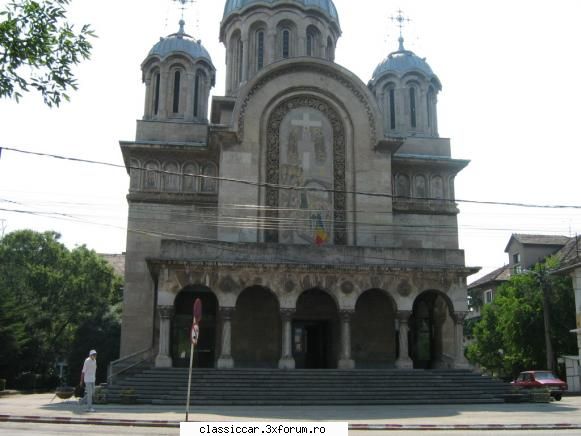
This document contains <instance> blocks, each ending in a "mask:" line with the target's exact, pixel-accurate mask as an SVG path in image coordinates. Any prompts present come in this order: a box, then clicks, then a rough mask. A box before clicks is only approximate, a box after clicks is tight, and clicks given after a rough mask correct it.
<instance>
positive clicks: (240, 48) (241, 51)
mask: <svg viewBox="0 0 581 436" xmlns="http://www.w3.org/2000/svg"><path fill="white" fill-rule="evenodd" d="M243 58H244V44H243V42H242V40H239V41H238V83H240V82H242V59H243Z"/></svg>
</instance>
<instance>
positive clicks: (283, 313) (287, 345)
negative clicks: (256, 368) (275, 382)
mask: <svg viewBox="0 0 581 436" xmlns="http://www.w3.org/2000/svg"><path fill="white" fill-rule="evenodd" d="M294 313H295V310H294V309H280V319H281V320H282V338H281V344H282V346H281V356H280V360H279V361H278V367H279V368H280V369H294V368H295V358H294V357H293V352H292V339H293V338H292V334H293V332H292V319H293V315H294Z"/></svg>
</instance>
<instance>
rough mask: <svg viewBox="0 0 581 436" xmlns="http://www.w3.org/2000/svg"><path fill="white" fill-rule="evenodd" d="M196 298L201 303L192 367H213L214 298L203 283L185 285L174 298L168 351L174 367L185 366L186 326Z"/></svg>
mask: <svg viewBox="0 0 581 436" xmlns="http://www.w3.org/2000/svg"><path fill="white" fill-rule="evenodd" d="M196 298H199V299H200V300H201V302H202V320H201V321H200V323H199V328H200V336H199V339H198V344H197V345H196V347H195V354H194V366H195V367H197V368H213V367H214V366H215V361H216V359H217V357H218V353H217V350H218V344H219V343H220V342H219V340H220V338H219V337H218V329H217V326H218V321H217V319H218V299H217V298H216V295H215V294H214V293H213V292H212V290H211V289H210V288H208V287H207V286H203V285H189V286H186V287H185V288H183V289H182V290H181V291H180V292H179V293H178V294H177V295H176V298H175V301H174V316H173V320H172V326H171V351H170V352H171V357H172V361H173V366H174V367H187V366H188V365H189V359H190V329H191V327H192V320H193V308H194V301H195V300H196Z"/></svg>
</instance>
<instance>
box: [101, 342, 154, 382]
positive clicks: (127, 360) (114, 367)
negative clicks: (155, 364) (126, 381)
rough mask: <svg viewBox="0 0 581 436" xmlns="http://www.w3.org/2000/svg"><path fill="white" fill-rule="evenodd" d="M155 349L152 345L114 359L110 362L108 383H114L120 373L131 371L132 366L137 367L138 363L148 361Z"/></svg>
mask: <svg viewBox="0 0 581 436" xmlns="http://www.w3.org/2000/svg"><path fill="white" fill-rule="evenodd" d="M152 351H153V349H152V348H151V347H148V348H146V349H145V350H141V351H136V352H135V353H132V354H128V355H127V356H123V357H122V358H120V359H117V360H114V361H113V362H110V363H109V367H108V368H107V383H108V384H109V385H112V384H114V383H115V380H116V379H117V377H118V376H119V375H120V374H123V373H124V372H127V371H129V370H130V369H131V368H135V367H136V366H137V365H140V364H142V363H143V362H146V361H148V360H149V359H151V357H152Z"/></svg>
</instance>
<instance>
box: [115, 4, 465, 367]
mask: <svg viewBox="0 0 581 436" xmlns="http://www.w3.org/2000/svg"><path fill="white" fill-rule="evenodd" d="M283 3H284V4H283ZM313 5H315V6H313ZM317 5H318V6H317ZM324 5H326V6H325V7H323V6H324ZM333 11H335V9H334V6H333V5H332V2H330V0H328V1H327V2H326V3H325V1H322V0H321V2H319V3H310V2H304V1H299V0H296V1H290V2H281V3H279V2H271V3H264V2H259V3H256V2H245V1H239V2H236V3H232V2H228V4H227V7H226V8H225V15H224V18H223V21H222V23H221V29H220V37H221V40H222V41H223V42H224V43H225V45H226V53H227V56H226V70H227V83H226V93H227V95H226V96H224V97H214V98H213V101H212V107H211V111H210V112H211V116H210V117H209V118H210V119H209V120H208V109H207V105H205V104H204V103H203V102H201V100H200V99H203V98H204V96H207V95H208V93H209V89H210V87H211V86H212V85H213V81H212V80H211V78H212V77H213V72H214V67H213V64H212V62H211V60H210V59H209V56H207V52H205V50H203V48H202V47H201V46H200V45H199V42H196V41H193V40H188V37H187V35H186V34H185V33H184V32H183V29H181V30H180V32H178V33H177V34H174V35H170V37H168V39H172V38H173V39H175V40H176V41H173V40H172V41H167V43H166V44H165V45H163V46H162V47H159V46H157V45H156V47H157V49H156V50H153V49H152V52H151V53H150V54H149V56H148V57H147V58H146V60H145V61H144V63H143V64H142V69H143V73H144V81H145V84H146V104H145V115H144V117H143V119H142V120H140V121H138V123H137V134H136V140H135V141H133V142H122V143H121V148H122V152H123V156H124V159H125V163H126V165H127V169H128V173H129V174H130V187H129V194H128V197H127V198H128V202H129V216H128V235H127V250H126V253H127V254H126V256H127V257H126V277H125V278H126V283H125V290H124V309H123V324H122V326H123V328H122V345H121V354H122V356H123V355H130V354H132V353H135V352H138V351H142V350H148V349H149V350H151V349H153V350H154V355H156V357H155V360H154V361H153V362H152V364H155V365H157V366H181V365H184V364H185V363H186V361H187V359H186V354H187V353H188V352H189V342H188V331H189V327H190V325H191V320H192V316H191V308H192V304H193V301H194V300H195V299H196V298H200V299H201V300H202V304H203V307H204V315H203V319H202V322H201V323H200V329H201V330H200V342H199V344H198V347H197V348H198V352H197V365H198V366H202V367H217V368H232V367H279V368H285V369H291V368H356V367H357V368H377V367H401V368H409V367H417V368H435V367H465V366H467V362H466V361H465V359H464V356H463V348H462V324H463V320H464V316H465V313H466V311H467V303H466V277H467V276H468V275H470V274H472V273H473V272H474V269H471V268H467V267H466V266H465V264H464V253H463V251H462V250H459V249H458V229H457V214H458V209H457V207H456V204H455V202H454V178H455V176H456V174H457V173H458V172H459V171H460V170H461V169H462V168H464V166H466V164H467V163H468V162H467V161H464V160H455V159H452V158H451V154H450V141H449V140H447V139H443V138H439V137H438V133H437V132H438V131H437V117H436V109H437V108H436V95H437V92H438V91H439V90H440V84H439V81H438V80H437V78H436V77H435V76H434V75H433V73H431V70H429V67H428V70H429V71H428V70H426V69H425V68H423V69H422V68H413V65H412V64H413V63H412V64H410V65H411V66H412V67H409V65H408V64H406V63H405V62H404V63H402V62H401V60H400V61H398V62H399V63H397V64H391V63H390V62H391V61H386V62H387V63H386V62H384V64H382V68H381V69H380V70H379V72H376V75H375V76H374V78H373V79H372V80H371V81H370V83H369V85H367V86H366V85H365V84H364V83H363V82H362V81H361V80H360V79H359V78H358V77H356V76H355V75H354V74H353V73H351V72H350V71H348V70H346V69H345V68H343V67H341V66H339V65H337V64H335V63H334V62H333V59H334V50H335V45H336V41H337V39H338V38H339V36H340V33H341V32H340V26H339V22H338V18H337V16H336V12H333ZM178 39H179V41H177V40H178ZM184 41H185V42H184ZM185 43H187V44H190V45H189V46H186V47H187V49H184V48H183V47H185V46H184V44H185ZM176 46H178V47H182V48H181V49H180V50H173V49H172V47H176ZM402 49H403V42H400V51H398V52H396V54H398V53H399V54H401V53H404V52H402V51H401V50H402ZM164 50H166V51H164ZM172 50H173V51H172ZM409 53H411V52H408V51H405V56H411V55H413V53H411V55H409ZM390 56H391V55H390ZM413 56H415V55H413ZM396 57H397V56H396ZM406 59H407V58H406ZM418 59H419V58H418ZM413 60H414V62H415V58H413ZM407 61H409V60H406V62H407ZM418 62H419V61H418ZM422 62H423V61H422ZM158 71H161V73H160V76H159V77H160V79H159V81H158V79H156V77H157V76H156V74H158ZM176 72H183V74H177V75H176ZM166 73H167V74H166ZM164 74H166V76H167V77H166V76H164ZM201 78H203V80H202V79H201ZM178 79H179V80H178ZM176 80H177V81H178V85H176ZM411 86H413V87H414V89H415V91H413V92H410V91H409V89H411V88H410V87H411ZM390 87H394V89H396V91H397V92H396V94H393V95H397V96H398V97H397V98H398V100H397V102H394V103H393V104H392V103H390V102H389V101H388V100H385V92H387V94H388V96H389V93H390V91H389V90H390V89H392V88H390ZM196 90H197V91H196ZM192 93H194V96H193V95H192ZM416 93H417V94H416ZM416 97H417V100H416ZM160 101H161V102H163V104H162V103H160ZM196 101H198V103H196V104H195V103H194V102H196ZM386 101H387V103H386ZM180 102H185V103H184V106H183V107H182V106H180V104H181V103H180ZM398 102H399V103H398ZM386 107H387V108H388V109H386ZM194 108H195V110H196V112H195V115H193V113H192V111H193V110H194ZM386 110H389V111H392V110H393V111H395V112H394V115H392V114H391V113H390V114H389V115H386ZM393 117H396V119H397V120H398V121H397V123H396V124H397V128H394V129H392V128H391V121H392V118H393Z"/></svg>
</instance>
